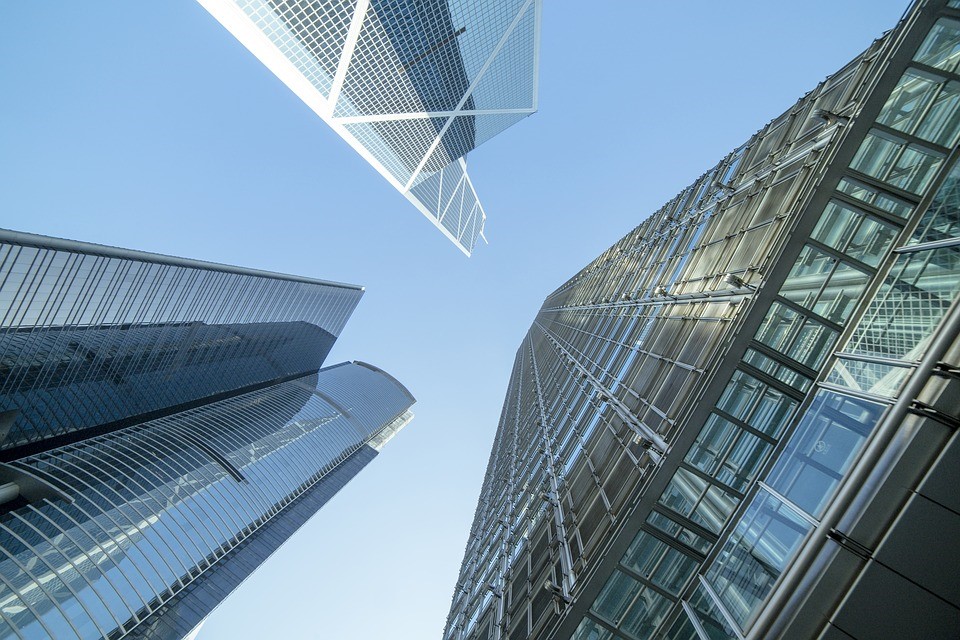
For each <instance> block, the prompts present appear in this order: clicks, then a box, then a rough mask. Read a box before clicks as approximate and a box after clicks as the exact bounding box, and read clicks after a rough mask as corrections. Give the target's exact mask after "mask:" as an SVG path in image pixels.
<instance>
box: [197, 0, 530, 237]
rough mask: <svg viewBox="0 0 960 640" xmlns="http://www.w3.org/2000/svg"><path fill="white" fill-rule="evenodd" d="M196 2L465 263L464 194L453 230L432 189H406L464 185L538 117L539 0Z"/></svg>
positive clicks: (469, 231) (468, 231) (469, 228)
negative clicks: (473, 170)
mask: <svg viewBox="0 0 960 640" xmlns="http://www.w3.org/2000/svg"><path fill="white" fill-rule="evenodd" d="M200 3H201V4H202V5H203V6H204V7H205V8H206V9H207V10H208V11H210V13H211V14H212V15H213V16H214V17H215V18H216V19H217V20H219V21H220V22H221V23H222V24H223V25H224V26H225V27H226V28H227V29H228V30H229V31H230V32H231V33H233V34H234V35H235V36H236V37H237V38H238V39H239V40H240V41H241V42H242V43H243V44H244V46H246V47H247V48H248V49H250V51H251V52H253V53H254V55H256V56H257V57H258V58H259V59H260V60H261V61H262V62H263V63H264V64H265V65H266V66H267V67H268V68H269V69H270V70H271V71H273V72H274V73H275V74H276V75H277V76H278V77H279V78H280V79H281V80H282V81H283V82H284V83H285V84H287V86H289V87H290V88H291V89H292V90H293V91H294V92H295V93H296V94H297V95H298V96H299V97H300V98H301V99H302V100H303V101H304V102H305V103H306V104H307V105H308V106H310V108H311V109H313V110H314V111H315V112H316V113H317V114H318V115H319V116H320V117H321V118H323V120H324V121H326V122H327V123H328V124H329V125H330V126H331V127H333V129H334V130H335V131H336V132H337V133H338V134H339V135H340V136H341V137H343V138H344V139H345V140H346V141H347V142H348V143H349V144H350V145H351V146H353V147H354V149H356V150H357V151H358V152H359V153H360V154H361V155H362V156H363V157H364V159H365V160H367V161H368V162H369V163H370V164H371V165H373V166H374V168H376V170H377V171H378V172H379V173H380V174H381V175H383V176H384V177H385V178H386V179H387V180H388V181H389V182H390V183H391V184H392V185H393V186H394V187H395V188H397V189H398V190H399V191H400V192H401V193H403V194H404V195H405V196H406V197H407V199H408V200H410V202H411V203H413V204H414V206H416V207H417V209H419V210H420V212H421V213H423V214H424V215H425V216H426V217H427V218H428V219H430V221H431V222H432V223H433V224H434V225H435V226H437V228H439V229H440V230H441V232H442V233H443V234H444V235H445V236H447V238H449V239H450V240H451V241H453V242H454V243H455V244H456V245H457V246H458V247H459V248H460V249H461V251H463V252H464V253H466V254H467V255H469V254H470V252H471V251H472V250H473V247H474V245H475V243H476V241H477V239H478V238H479V237H481V234H482V231H483V220H484V217H483V215H482V207H481V206H480V204H479V202H477V197H476V194H475V193H473V189H472V186H470V189H469V190H470V192H471V193H470V195H469V199H470V202H469V204H468V205H467V206H466V210H465V211H464V212H463V214H462V217H463V218H468V217H470V218H471V219H470V222H469V223H466V222H464V223H460V224H451V223H450V222H449V221H448V222H446V223H445V222H444V217H445V211H446V210H448V209H450V203H451V201H450V200H449V199H445V198H443V197H441V194H440V193H439V190H437V189H429V188H427V187H421V188H420V189H415V188H414V187H416V186H418V185H422V184H423V183H424V182H427V181H430V179H431V178H432V177H433V176H435V175H436V174H437V173H439V172H440V171H442V170H444V171H446V172H448V173H449V172H451V171H457V167H458V165H459V171H460V172H461V173H463V174H464V176H465V164H464V161H463V160H464V158H465V156H466V154H467V153H468V152H469V151H471V150H472V149H474V148H476V147H477V146H478V145H479V144H481V143H483V142H485V141H486V140H488V139H489V138H491V137H492V136H494V135H496V134H498V133H499V132H501V131H503V130H504V129H506V128H507V127H509V126H512V125H513V124H515V123H516V122H518V121H519V120H520V119H522V118H523V117H525V116H527V115H530V114H531V113H533V112H534V111H536V105H537V81H536V75H537V40H538V37H537V36H538V33H539V10H540V0H483V1H481V2H477V1H476V0H469V1H467V0H429V1H414V0H359V1H354V0H339V1H338V2H333V3H316V2H310V1H308V0H200ZM465 181H466V183H467V184H468V185H469V178H465ZM454 208H455V209H457V210H458V212H459V209H460V208H461V206H460V205H459V204H458V205H457V206H456V207H454ZM474 209H476V210H478V211H479V212H480V214H479V215H475V216H474V213H475V212H474ZM458 217H459V216H458Z"/></svg>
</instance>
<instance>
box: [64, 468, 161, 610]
mask: <svg viewBox="0 0 960 640" xmlns="http://www.w3.org/2000/svg"><path fill="white" fill-rule="evenodd" d="M63 453H64V454H66V455H60V456H57V458H56V459H57V460H58V462H59V463H60V466H59V467H58V472H59V473H62V474H64V475H65V476H68V477H69V478H70V480H72V482H70V483H69V484H70V485H72V486H71V488H72V489H73V490H75V491H77V493H79V494H81V495H84V490H90V491H91V492H92V493H95V494H97V495H99V496H100V497H101V498H102V499H103V501H104V502H106V503H108V504H110V505H112V510H114V511H116V507H117V505H116V504H115V503H114V502H113V501H112V500H108V499H107V497H106V496H105V495H103V494H102V493H101V492H100V491H99V490H98V489H96V488H95V487H93V486H91V485H90V483H88V482H87V481H85V480H83V479H81V478H79V477H77V476H76V475H75V474H74V473H73V472H72V471H71V470H70V468H69V467H70V466H76V465H74V464H73V463H72V462H71V461H70V452H69V451H64V452H63ZM57 479H58V480H60V481H61V482H64V483H67V482H66V481H65V480H63V479H62V478H57ZM84 498H85V499H86V501H87V502H88V503H89V504H90V506H92V507H93V508H95V509H96V510H97V511H98V512H99V514H98V515H102V516H103V517H104V518H105V519H106V520H109V521H110V522H111V523H112V524H113V526H114V527H116V529H117V531H118V532H119V535H120V537H121V538H126V539H127V541H128V542H129V544H130V546H131V547H133V546H136V545H135V544H134V543H133V542H132V541H130V540H129V538H130V534H128V533H127V532H126V531H124V528H123V527H122V526H121V525H120V523H119V522H117V520H116V519H115V518H114V517H113V516H112V515H111V514H110V513H109V511H108V510H107V509H105V508H104V507H102V506H100V505H98V504H96V503H95V502H94V501H93V500H92V499H91V498H89V497H87V496H86V495H84ZM72 504H73V505H74V507H75V508H76V509H77V510H78V511H80V512H82V513H83V515H84V516H85V518H86V519H87V521H88V522H96V521H97V519H96V516H92V515H91V514H90V512H89V511H88V509H86V508H85V507H84V506H83V505H82V504H81V502H80V501H78V500H76V499H74V500H73V503H72ZM71 520H73V518H71ZM78 526H79V525H78ZM97 526H98V527H99V529H100V531H102V532H103V533H104V535H105V536H106V537H107V539H109V540H110V543H111V545H113V546H116V547H119V546H120V544H121V543H120V540H119V539H118V537H115V536H114V535H111V534H110V532H108V531H107V530H106V529H104V528H103V526H102V525H100V524H99V523H97ZM130 526H131V527H132V528H134V529H136V530H137V532H138V533H139V532H140V529H139V527H137V526H136V525H134V524H133V523H132V522H131V523H130ZM90 537H91V538H93V536H92V535H91V536H90ZM94 542H95V543H96V544H97V546H99V547H100V548H101V550H103V552H104V554H105V555H106V557H108V558H110V559H111V561H112V562H114V564H115V565H117V567H118V569H119V563H117V562H116V561H115V560H114V559H113V556H111V555H110V553H109V552H107V551H106V549H104V548H103V546H102V545H101V544H99V543H97V542H96V539H94ZM141 555H143V553H142V552H141ZM144 557H146V556H144ZM147 563H148V564H149V563H150V561H149V559H148V560H147ZM130 565H131V567H132V568H133V571H135V572H136V573H137V574H139V575H140V578H141V580H142V581H143V584H144V585H146V587H147V588H149V589H152V587H151V586H150V581H149V580H147V577H146V576H145V575H144V573H143V570H142V568H141V567H140V565H139V564H138V563H137V562H134V560H133V559H132V558H130ZM121 573H123V574H124V577H125V579H126V580H127V582H128V583H129V584H130V587H131V588H132V589H133V593H134V594H135V595H136V596H137V598H139V599H140V602H141V603H142V605H143V608H145V609H147V610H148V611H151V612H152V611H153V610H152V609H151V608H150V606H149V602H150V600H152V599H153V598H149V599H147V598H144V596H143V595H142V594H141V593H140V590H139V589H137V585H136V584H134V582H133V580H131V579H130V578H127V577H126V572H123V571H121ZM118 593H122V592H118ZM154 595H156V594H154ZM121 599H122V598H121ZM125 604H126V603H125ZM133 604H134V605H136V604H137V603H136V602H134V603H133ZM128 606H129V605H128ZM132 613H133V617H134V618H136V617H137V616H136V612H135V611H132Z"/></svg>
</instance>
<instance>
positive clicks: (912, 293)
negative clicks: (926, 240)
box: [845, 247, 960, 361]
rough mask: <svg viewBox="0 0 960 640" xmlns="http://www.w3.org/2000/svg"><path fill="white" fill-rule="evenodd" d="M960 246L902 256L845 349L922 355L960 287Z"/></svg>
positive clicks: (900, 356)
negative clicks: (959, 275)
mask: <svg viewBox="0 0 960 640" xmlns="http://www.w3.org/2000/svg"><path fill="white" fill-rule="evenodd" d="M958 274H960V248H957V247H944V248H940V249H935V250H931V251H919V252H916V253H908V254H904V255H901V256H899V257H898V259H897V262H896V263H895V264H894V267H893V269H892V270H891V272H890V275H889V276H888V277H887V279H886V281H885V282H884V284H883V286H882V287H881V288H880V290H879V291H878V292H877V295H876V296H875V297H874V299H873V300H872V301H871V303H870V307H869V308H868V309H867V312H866V313H865V314H864V316H863V319H862V320H861V321H860V324H859V325H858V326H857V329H856V330H855V331H854V334H853V336H852V337H851V338H850V343H849V344H848V345H847V347H846V349H845V351H848V352H850V353H856V354H861V355H873V356H881V357H887V358H895V359H900V360H911V361H912V360H919V359H920V357H922V355H923V353H924V351H925V350H926V346H927V343H928V342H929V340H930V337H931V336H932V335H933V333H934V330H935V329H936V327H937V325H938V324H939V323H940V320H941V319H942V318H943V316H944V314H946V312H947V310H948V309H949V308H950V305H951V304H952V303H953V300H954V299H955V298H956V296H957V292H958V289H960V278H958Z"/></svg>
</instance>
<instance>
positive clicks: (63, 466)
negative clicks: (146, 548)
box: [57, 443, 173, 612]
mask: <svg viewBox="0 0 960 640" xmlns="http://www.w3.org/2000/svg"><path fill="white" fill-rule="evenodd" d="M97 444H99V443H97ZM71 448H73V449H75V450H77V451H79V452H82V453H86V454H87V455H89V456H91V457H92V458H99V455H98V454H99V452H98V451H96V450H95V449H93V450H91V448H87V447H84V448H83V449H80V448H79V447H71ZM64 454H65V455H62V456H58V457H57V460H58V462H59V464H60V467H59V470H60V471H61V472H62V473H64V474H66V475H68V476H70V477H71V478H73V479H74V480H75V481H76V482H77V483H78V484H80V485H83V486H85V487H86V488H87V489H89V490H90V491H91V492H92V493H95V494H97V495H99V496H100V497H101V498H102V499H103V500H104V502H106V503H108V504H110V505H111V506H112V508H111V509H110V510H107V509H104V508H103V507H101V506H100V505H96V506H97V508H98V509H100V511H101V513H102V514H103V515H104V516H105V517H106V518H108V519H109V520H110V521H111V522H113V523H114V524H115V525H116V526H117V529H119V530H120V532H121V534H122V536H123V537H124V538H126V539H127V541H128V542H129V544H130V546H131V547H137V551H139V552H140V555H142V556H143V558H144V560H145V561H146V563H147V565H148V566H149V567H150V569H151V570H152V571H153V575H154V576H155V577H156V578H157V581H158V582H164V580H163V579H162V578H161V574H160V572H159V571H157V568H156V565H155V564H154V562H153V560H152V559H151V558H150V557H149V556H148V555H147V554H146V553H144V552H143V549H142V548H141V542H134V541H132V540H131V539H130V538H131V535H130V534H129V533H127V532H126V531H125V530H124V527H123V526H121V524H120V522H119V520H117V518H115V517H113V516H111V515H110V513H109V511H113V512H114V513H115V514H117V515H119V516H123V518H124V519H125V520H126V521H127V522H129V523H130V526H131V528H133V529H134V530H135V531H136V532H137V533H138V534H139V535H140V538H141V541H142V542H143V543H147V542H148V541H147V537H146V536H145V535H144V534H143V530H142V528H141V526H140V523H137V522H133V520H131V519H130V517H129V515H127V514H126V513H124V512H123V510H122V508H121V507H123V506H126V505H128V504H129V503H128V502H127V501H126V500H124V501H123V502H116V501H114V500H113V499H111V498H109V497H108V496H107V494H105V493H104V492H102V491H101V490H100V489H98V488H97V487H95V486H93V484H92V483H91V482H90V481H88V480H86V479H85V478H84V477H81V475H78V474H82V475H83V476H88V477H94V476H93V475H92V474H91V473H90V472H89V471H87V470H86V469H84V468H83V466H82V465H80V464H78V463H77V462H75V461H74V459H73V457H74V456H73V452H72V451H64ZM70 468H73V469H75V470H76V473H75V472H73V471H71V470H70ZM81 492H82V491H81ZM114 493H117V494H118V495H119V492H117V491H116V490H114ZM120 497H121V498H122V496H120ZM87 500H88V501H90V502H91V503H93V504H96V503H94V502H93V500H91V499H90V498H89V497H88V498H87ZM77 506H78V508H81V509H82V507H80V506H79V505H77ZM134 510H136V509H134ZM113 541H114V543H115V544H116V545H118V546H119V545H120V541H119V539H117V538H113ZM150 546H151V547H152V546H153V545H152V544H150ZM128 557H129V554H128ZM130 564H132V565H133V566H134V567H136V570H137V572H138V573H139V574H140V575H141V577H143V581H144V583H145V584H146V586H147V588H148V589H150V590H153V586H152V584H151V581H150V580H148V579H147V575H146V574H145V573H144V571H143V570H142V568H141V567H140V565H139V564H138V563H137V562H135V561H134V560H133V559H132V558H131V559H130ZM131 585H132V583H131ZM132 586H133V585H132ZM133 588H134V591H136V586H133ZM166 591H168V592H169V593H170V594H171V595H172V594H173V592H172V591H171V590H170V585H166ZM138 595H139V592H138ZM153 596H154V597H157V598H160V597H161V596H162V594H160V593H154V594H153ZM141 599H142V596H141ZM150 600H153V598H150ZM150 600H144V604H145V605H146V607H147V609H148V610H150V611H151V612H152V611H153V610H154V609H153V607H151V606H150ZM161 601H162V598H161Z"/></svg>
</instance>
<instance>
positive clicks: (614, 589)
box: [590, 570, 641, 626]
mask: <svg viewBox="0 0 960 640" xmlns="http://www.w3.org/2000/svg"><path fill="white" fill-rule="evenodd" d="M640 587H641V585H640V583H639V582H637V581H636V580H634V579H633V578H631V577H630V576H628V575H627V574H625V573H623V572H621V571H617V570H614V572H613V575H611V576H610V579H609V580H608V581H607V584H606V585H605V586H604V587H603V591H601V592H600V595H599V596H597V599H596V600H595V601H594V603H593V606H592V607H591V608H590V612H591V613H594V614H596V615H597V616H599V617H600V618H602V619H603V620H606V621H607V622H609V623H610V624H612V625H613V626H617V625H619V624H620V621H621V620H622V619H623V614H624V613H626V611H627V608H628V607H629V606H630V604H631V603H632V602H633V599H634V598H635V597H636V596H637V594H638V593H640Z"/></svg>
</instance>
